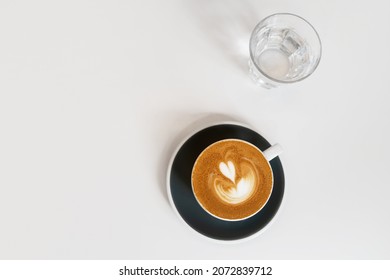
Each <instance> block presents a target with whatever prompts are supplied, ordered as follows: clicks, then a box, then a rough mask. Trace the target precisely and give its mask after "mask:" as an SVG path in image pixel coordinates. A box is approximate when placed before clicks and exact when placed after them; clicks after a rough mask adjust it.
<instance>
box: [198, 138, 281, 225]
mask: <svg viewBox="0 0 390 280" xmlns="http://www.w3.org/2000/svg"><path fill="white" fill-rule="evenodd" d="M226 141H237V142H243V143H245V144H247V145H249V146H251V147H253V148H255V149H256V150H257V151H258V152H260V154H261V155H262V156H263V158H264V159H265V160H266V162H267V165H268V167H269V170H270V171H271V179H272V182H271V183H272V184H271V190H270V192H269V194H268V197H267V200H266V201H265V203H264V204H263V205H262V206H261V207H260V208H259V209H257V210H256V211H255V212H254V213H252V214H250V215H249V216H245V217H243V218H239V219H227V218H222V217H219V216H217V215H215V214H213V213H211V212H210V211H209V210H207V209H206V208H205V207H204V206H203V204H202V203H201V202H200V201H199V199H198V197H197V196H196V194H195V191H194V183H193V179H192V178H193V176H192V174H193V173H194V168H195V165H196V163H197V162H198V160H199V158H200V157H201V156H202V154H203V153H204V151H206V150H207V149H208V148H210V147H211V146H213V145H215V144H217V143H221V142H226ZM271 147H272V146H271ZM191 189H192V193H193V194H194V197H195V200H196V201H197V202H198V204H199V205H200V207H202V209H203V210H204V211H206V212H207V213H208V214H210V215H211V216H213V217H215V218H217V219H220V220H223V221H227V222H238V221H243V220H246V219H249V218H250V217H253V216H254V215H256V214H257V213H259V212H260V211H261V210H262V209H263V208H264V207H265V206H266V205H267V203H268V201H269V199H270V197H271V195H272V191H273V189H274V174H273V170H272V166H271V164H270V163H269V161H268V160H267V159H266V158H265V156H264V153H263V151H261V150H260V149H259V148H258V147H256V146H255V145H253V144H252V143H250V142H248V141H245V140H242V139H237V138H226V139H222V140H218V141H216V142H214V143H211V144H210V145H208V146H207V147H206V148H204V149H203V151H202V152H201V153H200V154H199V155H198V157H197V158H196V160H195V162H194V164H193V166H192V170H191Z"/></svg>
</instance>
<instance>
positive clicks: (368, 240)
mask: <svg viewBox="0 0 390 280" xmlns="http://www.w3.org/2000/svg"><path fill="white" fill-rule="evenodd" d="M389 3H390V2H388V1H383V0H372V1H336V0H326V1H325V0H320V1H309V0H297V1H286V0H276V1H254V0H253V1H250V0H242V1H230V0H229V1H227V0H224V1H222V0H220V1H216V0H214V1H206V0H191V1H190V0H184V1H179V0H176V1H174V0H170V1H157V0H155V1H151V0H148V1H145V0H144V1H141V0H139V1H124V0H117V1H108V0H106V1H92V0H91V1H86V0H77V1H76V0H70V1H48V0H47V1H42V0H37V1H11V0H0V258H1V259H194V258H200V259H384V258H385V259H389V258H390V242H389V239H388V237H389V236H390V222H389V221H390V203H389V198H390V183H389V178H390V177H389V176H390V174H389V157H390V148H389V142H390V132H389V130H390V110H389V104H390V83H389V78H388V74H389V65H390V52H389V43H390V41H389V38H390V36H389V35H390V34H389V29H388V28H389V26H390V17H389V16H388V13H389V10H390V4H389ZM275 12H291V13H296V14H298V15H300V16H302V17H304V18H306V19H307V20H308V21H309V22H311V23H312V24H313V25H314V26H315V27H316V29H317V31H318V33H319V34H320V37H321V39H322V44H323V56H322V61H321V62H320V65H319V67H318V69H317V70H316V72H315V73H314V74H313V75H312V76H311V77H309V78H308V79H307V80H305V81H303V82H300V83H297V84H295V85H288V86H285V87H280V88H278V89H274V90H266V89H263V88H259V87H256V86H255V85H254V84H253V83H252V81H251V80H250V79H249V77H248V74H247V59H248V40H249V35H250V32H251V30H252V29H253V27H254V26H255V24H256V23H257V22H258V21H259V20H261V19H262V18H264V17H265V16H268V15H270V14H272V13H275ZM215 120H237V121H241V122H244V123H247V124H249V125H251V126H252V127H254V128H256V129H257V131H258V132H260V133H261V134H262V135H263V136H264V137H266V138H267V139H268V140H269V141H270V142H271V143H275V142H278V143H280V144H282V145H283V147H284V150H285V151H284V154H283V155H282V156H281V160H282V163H283V166H284V170H285V176H286V193H285V198H284V205H283V208H282V210H281V212H280V215H279V216H278V218H277V219H276V220H275V222H274V223H273V225H272V226H271V227H270V228H269V229H268V230H267V231H266V232H265V233H264V234H262V235H261V236H259V237H257V238H256V239H253V240H251V241H248V242H245V243H242V244H235V245H221V244H216V243H213V242H211V241H209V240H205V239H203V238H201V237H200V236H198V235H197V234H195V233H193V232H192V231H191V230H190V229H189V228H188V227H187V226H186V225H184V224H183V223H181V222H180V220H179V219H178V217H177V216H176V215H175V213H174V211H173V210H172V209H171V207H170V205H169V203H168V197H167V193H166V185H165V173H166V169H167V165H168V161H169V159H170V157H171V155H172V152H173V151H174V149H175V148H176V146H177V145H178V143H179V142H180V141H181V140H182V139H183V137H185V136H187V135H188V133H190V131H191V130H192V129H194V127H196V126H199V125H202V124H204V123H207V122H210V121H215Z"/></svg>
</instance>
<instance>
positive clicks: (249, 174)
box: [213, 160, 256, 204]
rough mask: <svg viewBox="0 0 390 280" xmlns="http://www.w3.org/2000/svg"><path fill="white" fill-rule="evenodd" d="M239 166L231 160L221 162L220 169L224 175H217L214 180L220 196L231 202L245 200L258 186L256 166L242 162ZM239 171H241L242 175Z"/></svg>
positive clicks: (235, 202)
mask: <svg viewBox="0 0 390 280" xmlns="http://www.w3.org/2000/svg"><path fill="white" fill-rule="evenodd" d="M237 167H239V168H236V165H235V164H234V162H232V161H230V160H229V161H227V162H220V164H219V171H220V172H221V173H222V175H223V176H217V177H216V178H215V179H214V182H213V183H214V184H213V185H214V188H215V191H216V193H217V195H218V197H219V198H220V199H221V200H223V201H225V202H227V203H229V204H238V203H241V202H244V201H245V200H247V199H248V198H250V197H251V196H252V194H253V193H254V191H255V187H256V172H255V170H254V166H252V165H251V164H249V163H246V162H242V163H240V164H239V165H238V166H237ZM238 170H239V171H240V172H237V171H238ZM237 173H241V174H240V176H237V175H238V174H237ZM237 177H238V178H237Z"/></svg>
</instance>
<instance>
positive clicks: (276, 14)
mask: <svg viewBox="0 0 390 280" xmlns="http://www.w3.org/2000/svg"><path fill="white" fill-rule="evenodd" d="M274 16H291V17H295V18H298V19H299V20H302V21H303V22H305V23H306V24H307V25H308V26H309V27H310V28H311V29H312V30H313V31H314V34H315V35H316V37H317V39H318V43H319V46H320V48H319V49H320V50H319V52H320V53H319V58H318V60H317V62H316V65H315V66H314V68H313V69H312V71H311V72H310V73H309V74H307V75H305V76H303V77H302V78H299V79H297V80H291V81H284V80H279V79H276V78H273V77H271V76H269V75H268V74H266V73H264V72H263V71H262V70H261V69H260V67H259V66H258V65H257V63H255V60H254V56H253V53H252V48H251V43H252V40H253V37H254V31H255V30H256V28H257V27H258V26H259V25H260V24H262V23H263V22H264V21H266V20H268V19H269V18H271V17H274ZM249 55H250V59H251V60H252V62H253V65H254V66H255V68H256V69H257V70H258V71H259V72H260V73H261V74H262V75H263V76H265V77H266V78H268V79H270V80H271V81H274V82H277V83H282V84H292V83H295V82H299V81H302V80H304V79H306V78H307V77H309V76H310V75H311V74H313V72H314V71H315V70H316V69H317V67H318V65H319V64H320V61H321V57H322V42H321V38H320V36H319V34H318V32H317V30H316V29H315V28H314V26H313V25H312V24H311V23H310V22H308V21H307V20H306V19H304V18H303V17H301V16H298V15H296V14H292V13H274V14H271V15H269V16H267V17H265V18H263V19H262V20H261V21H260V22H259V23H257V24H256V26H255V27H254V28H253V31H252V33H251V37H250V39H249Z"/></svg>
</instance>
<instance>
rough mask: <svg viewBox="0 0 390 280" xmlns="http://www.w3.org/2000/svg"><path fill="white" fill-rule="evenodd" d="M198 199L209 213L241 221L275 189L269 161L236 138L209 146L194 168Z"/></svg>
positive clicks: (253, 212)
mask: <svg viewBox="0 0 390 280" xmlns="http://www.w3.org/2000/svg"><path fill="white" fill-rule="evenodd" d="M191 180H192V188H193V191H194V194H195V197H196V199H197V200H198V202H199V203H200V204H201V206H202V207H203V208H204V209H205V210H206V211H207V212H209V213H210V214H212V215H214V216H216V217H218V218H221V219H226V220H240V219H244V218H246V217H248V216H251V215H253V214H255V213H256V212H257V211H258V210H259V209H261V208H262V207H263V206H264V205H265V203H266V202H267V201H268V198H269V196H270V194H271V192H272V185H273V177H272V170H271V168H270V165H269V163H268V161H267V160H266V159H265V158H264V156H263V155H262V153H261V152H260V150H259V149H258V148H257V147H255V146H254V145H252V144H250V143H248V142H245V141H242V140H237V139H227V140H221V141H218V142H215V143H213V144H212V145H210V146H209V147H207V148H206V149H205V150H204V151H203V152H202V153H201V154H200V155H199V157H198V158H197V160H196V162H195V164H194V167H193V170H192V176H191Z"/></svg>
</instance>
